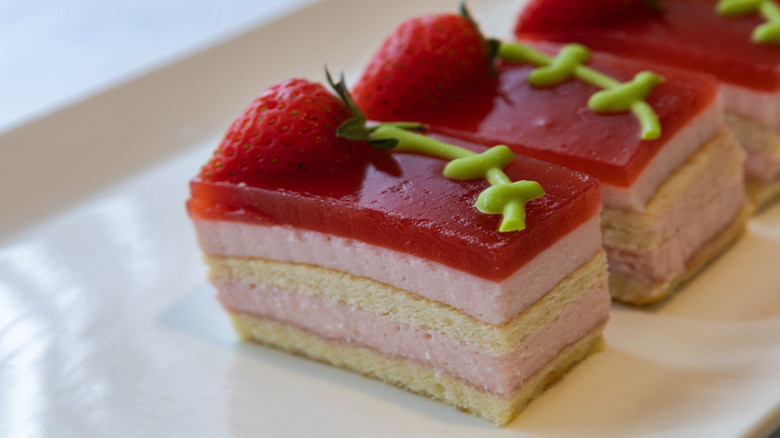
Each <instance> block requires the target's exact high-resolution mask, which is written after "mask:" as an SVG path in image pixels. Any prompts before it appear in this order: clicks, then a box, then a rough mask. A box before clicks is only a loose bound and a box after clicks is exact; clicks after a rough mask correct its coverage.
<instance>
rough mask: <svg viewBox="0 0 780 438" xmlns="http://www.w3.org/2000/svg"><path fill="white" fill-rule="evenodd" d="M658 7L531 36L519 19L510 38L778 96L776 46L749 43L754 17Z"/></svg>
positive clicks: (669, 1) (689, 2)
mask: <svg viewBox="0 0 780 438" xmlns="http://www.w3.org/2000/svg"><path fill="white" fill-rule="evenodd" d="M662 6H663V11H662V12H655V11H653V10H651V9H648V8H646V7H640V8H635V9H634V10H632V11H630V12H628V13H625V14H621V15H620V16H618V17H613V18H612V19H610V20H607V21H603V22H600V23H597V24H584V25H580V26H569V27H566V28H564V27H560V28H550V29H548V30H546V31H539V30H535V31H534V32H531V33H527V32H525V31H524V29H523V27H522V22H523V21H524V19H521V20H520V21H519V22H518V27H517V28H516V29H515V33H516V35H517V36H518V37H519V38H520V39H534V40H546V41H558V42H569V41H578V42H581V43H583V44H585V45H587V46H589V47H592V48H594V49H599V50H604V51H608V52H612V53H615V54H618V55H621V56H628V57H632V58H635V59H641V60H644V61H651V62H660V63H664V64H668V65H673V66H677V67H683V68H687V69H692V70H696V71H702V72H707V73H712V74H714V75H716V76H717V77H718V78H719V79H720V80H722V81H724V82H728V83H731V84H734V85H739V86H743V87H747V88H752V89H756V90H762V91H771V92H774V91H778V90H780V46H778V45H772V44H757V43H754V42H752V41H751V37H750V36H751V33H752V32H753V29H755V28H756V27H757V26H759V25H760V24H762V23H764V20H763V19H762V18H761V17H759V16H758V15H757V14H753V15H748V16H743V17H724V16H721V15H719V14H718V13H717V11H716V10H715V3H714V2H708V1H702V0H664V1H662ZM531 12H532V11H529V13H531ZM521 17H522V15H521ZM529 19H530V20H532V19H533V18H532V17H527V16H526V17H525V20H529Z"/></svg>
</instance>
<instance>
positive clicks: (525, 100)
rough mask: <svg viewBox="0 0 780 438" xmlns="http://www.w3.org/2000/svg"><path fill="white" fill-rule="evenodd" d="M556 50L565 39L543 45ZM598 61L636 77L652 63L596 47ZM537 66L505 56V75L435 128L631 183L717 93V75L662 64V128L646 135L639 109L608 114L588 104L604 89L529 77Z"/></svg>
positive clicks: (656, 104) (600, 66)
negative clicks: (545, 83) (534, 82)
mask: <svg viewBox="0 0 780 438" xmlns="http://www.w3.org/2000/svg"><path fill="white" fill-rule="evenodd" d="M538 47H539V48H541V49H542V50H544V51H546V52H549V53H555V52H557V50H558V49H559V46H553V45H549V44H547V45H544V44H542V45H539V46H538ZM589 66H590V67H592V68H594V69H596V70H598V71H600V72H603V73H606V74H607V75H609V76H611V77H613V78H615V79H617V80H619V81H621V82H624V81H629V80H631V79H632V78H633V77H634V75H635V74H636V73H637V72H639V71H641V70H645V69H646V67H647V65H646V64H642V63H637V62H632V61H626V60H623V59H620V58H617V57H615V56H612V55H606V54H601V53H593V54H592V61H591V62H590V64H589ZM533 68H534V67H533V66H530V65H527V64H513V63H503V64H501V65H499V66H498V76H497V80H496V81H495V82H494V83H492V84H489V85H486V86H484V87H482V89H481V90H480V92H479V93H474V94H473V95H471V97H470V98H469V100H467V101H465V102H463V104H462V106H460V107H454V108H449V109H448V110H446V111H440V112H438V113H436V114H431V115H430V117H429V119H428V120H423V121H424V122H426V123H428V124H429V126H430V128H431V130H432V131H436V132H440V133H444V134H446V135H450V136H453V137H458V138H463V139H466V140H469V141H473V142H476V143H480V144H484V145H490V146H492V145H497V144H506V145H507V146H509V147H510V148H512V149H513V150H514V151H515V152H518V153H521V154H523V155H527V156H531V157H535V158H538V159H541V160H545V161H549V162H552V163H556V164H559V165H562V166H566V167H569V168H571V169H575V170H578V171H581V172H586V173H589V174H591V175H593V176H595V177H597V178H598V179H599V180H601V182H603V183H605V184H609V185H612V186H616V187H620V188H625V187H630V186H631V185H632V184H633V183H634V181H636V179H637V178H638V177H639V175H640V174H641V173H642V171H643V170H644V168H645V167H646V166H647V164H648V163H649V162H650V160H651V159H652V158H653V157H654V156H655V155H656V154H657V153H658V151H659V150H661V148H663V147H664V145H665V144H666V143H667V142H668V141H669V139H670V138H672V137H673V136H674V135H675V134H676V133H677V132H679V131H680V130H681V129H682V128H683V127H684V126H686V125H687V124H688V123H690V122H691V120H692V119H693V118H694V117H696V116H697V115H698V114H700V113H701V112H702V111H703V110H704V109H706V108H707V107H709V106H710V105H711V104H712V103H713V102H714V101H715V99H716V98H717V93H718V88H717V87H718V85H717V80H716V79H715V78H714V77H712V76H709V75H702V74H698V73H691V72H687V71H684V70H680V69H670V68H668V67H667V68H661V69H659V68H654V69H653V71H656V72H657V73H659V74H661V75H662V76H663V77H664V78H665V79H664V82H663V83H661V84H660V85H659V86H657V87H656V88H655V89H654V90H653V91H652V92H651V93H650V95H649V97H648V98H647V100H646V101H647V102H648V103H649V104H650V105H651V106H652V107H653V109H654V110H655V112H656V113H657V114H658V117H659V120H660V122H661V126H662V135H661V137H660V138H658V139H655V140H642V139H641V138H640V135H641V128H640V125H639V121H638V120H637V118H636V116H634V114H632V113H620V114H600V113H595V112H594V111H592V110H590V109H589V108H588V98H589V97H590V96H591V95H592V94H593V93H595V92H597V91H599V89H598V88H596V87H595V86H592V85H589V84H586V83H584V82H582V81H580V80H577V79H569V80H567V81H565V82H563V83H560V84H558V85H554V86H549V87H544V88H535V87H533V86H531V85H530V84H529V83H528V80H527V77H528V74H529V72H530V71H531V70H532V69H533Z"/></svg>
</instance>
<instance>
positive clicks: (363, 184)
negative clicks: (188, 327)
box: [187, 79, 610, 425]
mask: <svg viewBox="0 0 780 438" xmlns="http://www.w3.org/2000/svg"><path fill="white" fill-rule="evenodd" d="M337 89H339V88H337ZM340 89H341V90H342V93H343V92H344V87H343V86H341V87H340ZM355 111H356V110H355V109H354V108H350V106H349V105H346V104H344V103H342V101H341V100H340V99H339V98H337V97H335V96H334V95H333V94H331V93H329V92H328V91H326V90H325V89H324V87H322V86H321V85H319V84H313V83H310V82H308V81H304V80H297V79H294V80H289V81H285V82H283V83H281V84H279V85H276V86H274V87H272V88H270V89H268V90H267V91H265V92H264V93H263V94H262V95H261V96H260V97H258V98H257V99H256V100H255V101H254V102H253V103H252V105H250V107H249V108H248V109H247V110H246V111H245V112H244V113H243V114H242V115H241V116H240V117H239V118H238V119H237V120H236V121H235V123H234V124H233V125H232V126H231V128H230V129H229V130H228V133H227V134H226V136H225V138H224V140H223V141H222V143H221V144H220V145H219V147H218V148H217V150H216V151H215V153H214V156H213V157H212V158H211V159H210V160H209V161H208V163H207V164H206V165H205V166H204V167H203V169H202V170H201V172H200V173H199V174H198V175H197V176H196V177H195V178H194V179H192V181H191V183H190V187H191V196H190V199H189V200H188V202H187V207H188V211H189V214H190V216H191V218H192V222H193V224H194V227H195V230H196V233H197V236H198V239H199V242H200V245H201V248H202V250H203V252H204V254H205V260H206V263H207V264H208V266H209V276H210V280H211V282H212V283H213V284H214V286H215V288H216V289H217V291H218V299H219V301H220V302H221V303H222V305H223V306H224V308H225V310H226V311H227V313H228V314H229V315H230V317H231V318H232V321H233V324H234V326H235V328H236V330H237V331H238V333H239V334H240V336H241V337H242V338H244V339H246V340H250V341H255V342H259V343H262V344H266V345H269V346H272V347H275V348H279V349H282V350H286V351H289V352H292V353H295V354H300V355H303V356H306V357H309V358H311V359H314V360H317V361H322V362H325V363H328V364H332V365H335V366H338V367H343V368H346V369H349V370H352V371H355V372H357V373H360V374H364V375H366V376H371V377H374V378H377V379H380V380H383V381H386V382H389V383H391V384H393V385H397V386H399V387H402V388H406V389H408V390H410V391H413V392H416V393H420V394H424V395H427V396H429V397H432V398H434V399H438V400H442V401H444V402H446V403H448V404H451V405H453V406H456V407H458V408H460V409H462V410H465V411H468V412H471V413H474V414H476V415H479V416H481V417H484V418H486V419H487V420H489V421H491V422H493V423H495V424H497V425H503V424H506V423H508V422H509V421H510V420H511V419H512V418H513V417H514V416H515V415H516V414H517V413H518V412H519V411H520V410H522V409H523V408H524V407H525V405H526V404H527V403H528V402H529V401H530V400H532V399H533V398H535V397H537V396H538V395H539V394H540V393H541V392H542V391H543V390H544V388H545V387H546V386H548V385H549V384H550V383H551V382H553V381H556V380H557V379H559V378H560V377H561V376H562V374H563V373H564V372H565V371H566V370H568V369H569V368H570V367H571V366H573V365H574V364H576V363H577V362H579V361H580V360H582V359H583V358H585V357H586V356H587V355H589V354H590V353H592V352H593V351H596V350H598V349H599V348H600V347H601V345H602V336H601V333H602V329H603V327H604V325H605V323H606V322H607V319H608V312H609V306H610V297H609V293H608V286H607V270H606V257H605V255H604V252H603V250H602V248H601V234H600V226H599V221H600V213H601V191H600V187H599V183H598V181H597V180H596V179H594V178H592V177H590V176H587V175H584V174H581V173H577V172H573V171H570V170H568V169H565V168H562V167H558V166H554V165H551V164H548V163H545V162H542V161H537V160H534V159H531V158H526V157H521V156H514V155H513V154H512V153H511V152H510V151H509V149H508V148H506V147H496V148H489V149H488V148H486V147H484V146H480V145H476V144H472V143H468V142H464V141H462V140H455V139H449V138H447V137H444V136H435V135H427V134H426V133H424V132H423V133H419V132H411V131H408V130H407V128H413V129H420V128H421V127H420V126H414V125H413V124H399V125H392V124H390V125H378V126H371V127H370V128H368V127H367V126H366V125H365V123H364V122H365V120H364V119H362V118H361V117H360V116H359V115H358V116H353V115H351V114H354V112H355ZM347 121H348V122H349V123H345V122H347ZM346 125H349V129H346V128H345V130H351V133H348V134H345V136H346V137H350V138H353V139H351V140H348V139H345V138H343V136H338V135H337V134H336V132H337V128H338V127H340V126H341V127H344V126H346ZM356 131H361V132H362V134H360V133H358V134H355V132H356ZM356 137H364V139H354V138H356ZM372 146H374V147H372ZM378 148H383V149H388V148H389V150H383V149H378ZM445 175H446V176H445ZM493 195H498V196H493Z"/></svg>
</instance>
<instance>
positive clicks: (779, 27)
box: [717, 0, 780, 44]
mask: <svg viewBox="0 0 780 438" xmlns="http://www.w3.org/2000/svg"><path fill="white" fill-rule="evenodd" d="M717 10H718V13H719V14H721V15H724V16H727V17H739V16H743V15H750V14H756V13H757V14H759V15H761V16H762V17H764V19H766V23H764V24H761V25H759V26H758V27H756V28H755V30H753V35H752V38H753V41H755V42H757V43H762V44H780V6H778V5H777V3H775V2H774V0H719V1H718V5H717Z"/></svg>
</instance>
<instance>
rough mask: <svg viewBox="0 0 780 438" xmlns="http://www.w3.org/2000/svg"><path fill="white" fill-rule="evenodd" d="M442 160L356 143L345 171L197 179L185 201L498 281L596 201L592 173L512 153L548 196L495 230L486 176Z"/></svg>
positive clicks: (514, 170)
mask: <svg viewBox="0 0 780 438" xmlns="http://www.w3.org/2000/svg"><path fill="white" fill-rule="evenodd" d="M453 142H454V143H458V144H462V145H465V144H464V143H463V142H461V141H456V140H455V141H453ZM467 147H471V148H473V149H475V150H480V149H481V147H480V146H476V145H471V146H467ZM445 164H446V162H445V161H443V160H440V159H437V158H432V157H427V156H421V155H416V154H410V153H389V152H384V151H375V150H362V152H361V153H359V154H356V156H354V157H353V158H352V161H351V162H350V163H347V164H346V165H345V166H343V167H342V168H341V169H342V170H340V171H338V172H333V173H331V174H322V175H320V176H314V177H311V178H309V179H306V180H299V181H287V182H280V181H275V182H273V181H263V180H255V181H246V184H245V185H236V184H230V183H220V182H210V181H204V180H203V179H201V178H195V179H193V180H192V181H191V183H190V187H191V197H190V200H189V201H188V203H187V207H188V210H189V213H190V215H192V216H193V217H197V218H201V219H207V220H233V221H242V222H250V223H263V224H283V225H290V226H293V227H299V228H304V229H308V230H313V231H318V232H324V233H330V234H334V235H338V236H343V237H348V238H354V239H357V240H360V241H365V242H367V243H370V244H374V245H379V246H382V247H386V248H390V249H394V250H397V251H401V252H405V253H409V254H412V255H415V256H419V257H423V258H426V259H430V260H434V261H437V262H440V263H443V264H445V265H448V266H451V267H453V268H456V269H460V270H462V271H466V272H469V273H471V274H473V275H476V276H478V277H482V278H486V279H489V280H496V281H498V280H501V279H504V278H506V277H507V276H509V275H510V274H512V273H513V272H515V271H516V270H517V269H518V268H520V267H522V266H523V265H524V264H525V263H526V262H528V261H530V260H531V259H533V258H534V257H535V256H536V255H537V254H538V253H539V252H541V251H542V250H544V249H545V248H547V247H548V246H550V245H551V244H553V243H554V242H556V241H557V240H559V239H560V238H561V237H563V236H565V235H566V234H568V233H569V232H570V231H572V230H574V229H575V228H577V227H578V226H579V225H581V224H582V223H583V222H585V221H587V220H588V219H590V218H592V217H593V216H594V215H596V214H598V212H599V211H600V209H601V194H600V189H599V184H598V182H597V181H596V180H595V179H594V178H592V177H589V176H586V175H583V174H580V173H575V172H571V171H569V170H567V169H564V168H560V167H557V166H553V165H550V164H547V163H543V162H541V161H537V160H533V159H530V158H524V157H517V158H516V159H515V161H513V162H512V163H511V164H510V165H509V166H508V167H507V169H506V172H507V174H508V175H509V176H510V177H511V178H513V180H521V179H527V180H534V181H538V182H539V183H540V184H542V186H543V187H544V189H545V191H546V192H547V194H546V195H545V196H543V197H542V198H539V199H536V200H533V201H530V202H529V203H528V205H527V209H526V211H527V221H526V222H527V228H526V229H525V230H523V231H515V232H510V233H499V232H497V231H496V229H497V228H498V224H499V220H500V217H499V216H495V215H486V214H483V213H480V212H479V211H477V210H476V208H475V207H474V202H475V201H476V198H477V196H478V195H479V193H480V192H481V191H482V190H484V189H485V188H487V187H488V183H487V182H485V181H484V180H471V181H453V180H449V179H447V178H445V177H444V176H442V173H441V172H442V170H443V169H444V166H445Z"/></svg>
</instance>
